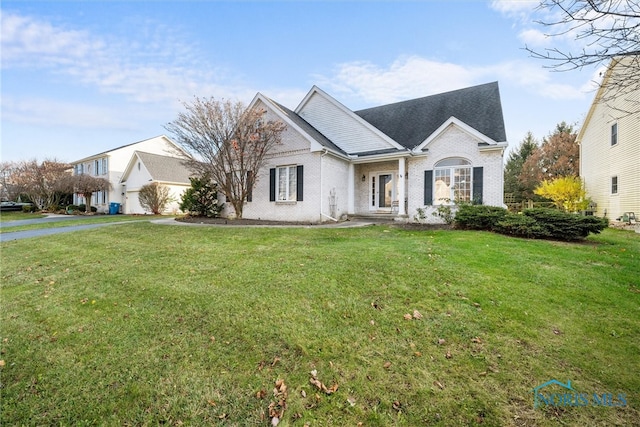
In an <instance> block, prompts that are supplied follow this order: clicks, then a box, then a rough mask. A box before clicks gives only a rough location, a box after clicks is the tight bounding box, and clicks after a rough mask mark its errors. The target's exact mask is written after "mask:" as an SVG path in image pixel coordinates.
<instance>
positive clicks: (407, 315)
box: [404, 313, 413, 320]
mask: <svg viewBox="0 0 640 427" xmlns="http://www.w3.org/2000/svg"><path fill="white" fill-rule="evenodd" d="M404 318H405V320H411V319H412V318H413V317H412V316H411V315H410V314H409V313H407V314H405V315H404Z"/></svg>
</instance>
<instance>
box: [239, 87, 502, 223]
mask: <svg viewBox="0 0 640 427" xmlns="http://www.w3.org/2000/svg"><path fill="white" fill-rule="evenodd" d="M250 107H257V108H264V109H266V111H267V119H269V120H280V121H282V122H284V123H285V124H286V126H287V128H286V130H285V131H284V132H283V134H282V144H281V145H280V146H276V147H275V148H274V149H273V151H272V152H271V153H270V155H269V156H268V158H267V160H266V165H265V167H264V169H263V170H260V171H258V174H257V177H256V185H255V187H254V188H253V192H252V196H251V199H250V201H248V202H247V203H246V205H245V207H244V212H243V216H244V217H245V218H253V219H257V218H260V219H269V220H288V221H290V220H295V221H305V222H306V221H308V222H322V221H330V220H338V219H341V218H343V217H345V216H347V215H384V216H388V217H389V216H391V217H394V218H398V219H401V220H404V221H406V220H413V218H414V216H415V215H416V214H417V212H418V209H424V210H425V211H426V213H427V215H426V218H425V219H426V220H429V221H434V220H437V218H436V217H435V216H433V215H431V213H433V212H434V211H435V210H436V208H437V207H438V206H440V205H450V204H453V203H454V201H464V202H474V203H483V204H486V205H493V206H503V154H504V150H505V148H506V147H507V141H506V134H505V127H504V119H503V115H502V105H501V101H500V93H499V89H498V84H497V82H494V83H488V84H483V85H479V86H474V87H470V88H466V89H460V90H456V91H452V92H447V93H442V94H438V95H433V96H427V97H424V98H418V99H413V100H409V101H404V102H397V103H393V104H389V105H383V106H380V107H375V108H369V109H366V110H361V111H351V110H349V109H348V108H347V107H345V106H344V105H342V104H341V103H340V102H338V101H337V100H335V99H334V98H332V97H331V96H329V95H328V94H327V93H325V92H323V91H322V90H320V89H319V88H318V87H315V86H314V87H313V88H312V89H311V90H310V91H309V93H308V94H307V95H306V96H305V97H304V99H303V100H302V102H301V103H300V105H298V107H297V108H296V109H295V110H293V111H292V110H289V109H288V108H286V107H284V106H282V105H280V104H278V103H277V102H275V101H273V100H271V99H269V98H267V97H266V96H264V95H262V94H260V93H258V94H257V95H256V96H255V98H254V99H253V101H252V103H251V104H250ZM227 214H228V215H230V216H232V215H233V212H232V211H231V208H230V207H228V206H227Z"/></svg>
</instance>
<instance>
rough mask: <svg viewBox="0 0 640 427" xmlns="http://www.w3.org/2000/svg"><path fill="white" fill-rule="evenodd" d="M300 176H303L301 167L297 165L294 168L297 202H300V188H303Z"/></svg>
mask: <svg viewBox="0 0 640 427" xmlns="http://www.w3.org/2000/svg"><path fill="white" fill-rule="evenodd" d="M302 175H303V166H302V165H298V167H296V200H297V201H298V202H301V201H302V187H303V182H302Z"/></svg>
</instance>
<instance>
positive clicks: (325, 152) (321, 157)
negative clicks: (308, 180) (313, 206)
mask: <svg viewBox="0 0 640 427" xmlns="http://www.w3.org/2000/svg"><path fill="white" fill-rule="evenodd" d="M328 153H329V151H328V150H327V149H326V148H325V149H324V150H323V153H322V154H321V155H320V222H322V217H325V218H329V219H330V220H332V221H335V222H338V220H337V219H335V218H333V217H332V216H330V215H327V214H325V213H324V212H322V199H323V197H324V196H323V193H322V185H323V181H322V169H323V168H322V166H323V162H322V159H323V158H324V156H326V155H327V154H328Z"/></svg>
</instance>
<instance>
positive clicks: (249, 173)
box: [247, 171, 253, 202]
mask: <svg viewBox="0 0 640 427" xmlns="http://www.w3.org/2000/svg"><path fill="white" fill-rule="evenodd" d="M252 200H253V172H252V171H247V202H251V201H252Z"/></svg>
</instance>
